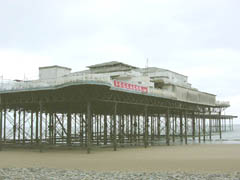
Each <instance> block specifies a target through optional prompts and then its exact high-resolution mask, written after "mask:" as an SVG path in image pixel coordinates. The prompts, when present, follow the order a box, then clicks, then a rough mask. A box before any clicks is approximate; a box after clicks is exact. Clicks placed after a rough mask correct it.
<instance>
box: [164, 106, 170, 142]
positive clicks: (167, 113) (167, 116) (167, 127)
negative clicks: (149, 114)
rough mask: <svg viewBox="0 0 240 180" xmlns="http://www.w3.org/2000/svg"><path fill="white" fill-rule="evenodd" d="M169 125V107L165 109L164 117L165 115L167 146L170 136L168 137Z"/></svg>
mask: <svg viewBox="0 0 240 180" xmlns="http://www.w3.org/2000/svg"><path fill="white" fill-rule="evenodd" d="M169 125H170V120H169V109H167V112H166V117H165V129H166V144H167V145H168V146H169V145H170V137H169V134H170V132H169Z"/></svg>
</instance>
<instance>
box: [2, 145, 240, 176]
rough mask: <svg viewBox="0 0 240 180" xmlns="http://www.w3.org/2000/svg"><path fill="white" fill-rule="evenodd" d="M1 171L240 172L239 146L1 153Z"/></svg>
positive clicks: (184, 146) (14, 151)
mask: <svg viewBox="0 0 240 180" xmlns="http://www.w3.org/2000/svg"><path fill="white" fill-rule="evenodd" d="M0 168H58V169H81V170H87V171H88V170H94V171H134V172H141V171H144V172H154V171H168V172H176V171H185V172H219V173H224V172H235V171H240V145H239V144H228V145H225V144H196V145H176V146H169V147H167V146H156V147H148V148H147V149H145V148H143V147H137V148H119V149H118V150H117V151H116V152H114V151H113V150H112V148H111V149H110V148H97V149H94V150H93V151H92V152H91V154H86V151H83V150H79V149H73V150H46V151H44V152H42V153H40V152H38V151H34V150H20V149H17V150H13V149H11V150H6V149H3V151H1V152H0Z"/></svg>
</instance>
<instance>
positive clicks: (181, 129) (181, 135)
mask: <svg viewBox="0 0 240 180" xmlns="http://www.w3.org/2000/svg"><path fill="white" fill-rule="evenodd" d="M180 140H181V142H183V115H182V112H181V114H180Z"/></svg>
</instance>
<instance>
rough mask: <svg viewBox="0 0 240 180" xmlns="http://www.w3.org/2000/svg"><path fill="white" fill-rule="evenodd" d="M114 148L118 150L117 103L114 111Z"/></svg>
mask: <svg viewBox="0 0 240 180" xmlns="http://www.w3.org/2000/svg"><path fill="white" fill-rule="evenodd" d="M113 148H114V151H116V150H117V103H115V104H114V110H113Z"/></svg>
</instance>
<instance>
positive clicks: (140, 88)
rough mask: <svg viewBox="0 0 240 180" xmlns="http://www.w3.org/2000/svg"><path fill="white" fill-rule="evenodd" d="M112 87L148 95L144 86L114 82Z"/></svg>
mask: <svg viewBox="0 0 240 180" xmlns="http://www.w3.org/2000/svg"><path fill="white" fill-rule="evenodd" d="M114 87H118V88H123V89H128V90H133V91H140V92H142V93H148V88H147V87H144V86H138V85H136V84H130V83H127V82H121V81H117V80H114Z"/></svg>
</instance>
